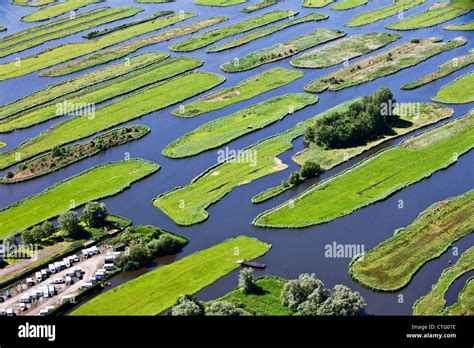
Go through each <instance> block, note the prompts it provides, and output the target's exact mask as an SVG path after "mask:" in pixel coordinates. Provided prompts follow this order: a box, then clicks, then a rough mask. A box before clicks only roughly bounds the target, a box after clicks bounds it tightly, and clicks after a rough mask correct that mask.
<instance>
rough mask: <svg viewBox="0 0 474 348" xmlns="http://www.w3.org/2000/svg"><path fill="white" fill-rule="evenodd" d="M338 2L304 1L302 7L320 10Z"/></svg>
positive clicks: (330, 0) (326, 0)
mask: <svg viewBox="0 0 474 348" xmlns="http://www.w3.org/2000/svg"><path fill="white" fill-rule="evenodd" d="M334 1H336V0H303V3H302V4H301V6H302V7H311V8H314V7H316V8H320V7H324V6H327V5H329V4H331V3H333V2H334Z"/></svg>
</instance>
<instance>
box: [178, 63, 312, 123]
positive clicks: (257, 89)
mask: <svg viewBox="0 0 474 348" xmlns="http://www.w3.org/2000/svg"><path fill="white" fill-rule="evenodd" d="M301 77H303V73H302V72H299V71H296V70H289V69H283V68H276V69H270V70H267V71H264V72H262V73H260V74H257V75H254V76H252V77H250V78H248V79H247V80H244V81H242V82H240V83H239V84H238V85H235V86H233V87H227V88H223V89H221V90H218V91H217V92H213V93H211V94H208V95H206V96H204V97H202V98H200V99H198V100H196V101H193V102H191V103H189V104H187V105H183V106H181V107H179V108H178V109H176V110H173V112H172V114H173V115H175V116H179V117H194V116H198V115H201V114H204V113H206V112H211V111H215V110H219V109H222V108H224V107H226V106H229V105H232V104H235V103H238V102H241V101H244V100H248V99H251V98H253V97H255V96H257V95H259V94H262V93H265V92H268V91H270V90H272V89H276V88H279V87H282V86H285V85H287V84H289V83H290V82H293V81H295V80H297V79H299V78H301Z"/></svg>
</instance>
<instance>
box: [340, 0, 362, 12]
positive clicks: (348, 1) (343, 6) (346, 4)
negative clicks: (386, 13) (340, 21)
mask: <svg viewBox="0 0 474 348" xmlns="http://www.w3.org/2000/svg"><path fill="white" fill-rule="evenodd" d="M368 2H369V0H342V1H340V2H338V3H337V4H336V5H334V6H333V7H331V10H337V11H345V10H350V9H352V8H355V7H359V6H362V5H365V4H367V3H368Z"/></svg>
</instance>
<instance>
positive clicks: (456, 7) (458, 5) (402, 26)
mask: <svg viewBox="0 0 474 348" xmlns="http://www.w3.org/2000/svg"><path fill="white" fill-rule="evenodd" d="M472 9H474V3H473V2H472V1H471V0H452V1H449V2H436V3H434V4H432V5H430V6H429V7H428V8H427V9H426V10H425V11H423V12H420V13H418V14H416V15H414V16H411V17H408V18H405V19H401V20H399V21H397V22H394V23H390V24H389V25H387V28H388V29H392V30H415V29H420V28H427V27H432V26H435V25H438V24H440V23H444V22H447V21H450V20H452V19H454V18H457V17H459V16H463V15H465V14H466V13H468V12H469V11H471V10H472Z"/></svg>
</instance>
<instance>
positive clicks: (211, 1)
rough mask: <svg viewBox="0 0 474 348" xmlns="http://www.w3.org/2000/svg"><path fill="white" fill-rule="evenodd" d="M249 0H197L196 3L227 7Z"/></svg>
mask: <svg viewBox="0 0 474 348" xmlns="http://www.w3.org/2000/svg"><path fill="white" fill-rule="evenodd" d="M244 2H247V0H195V1H194V3H195V4H196V5H203V6H218V7H226V6H233V5H238V4H243V3H244Z"/></svg>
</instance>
